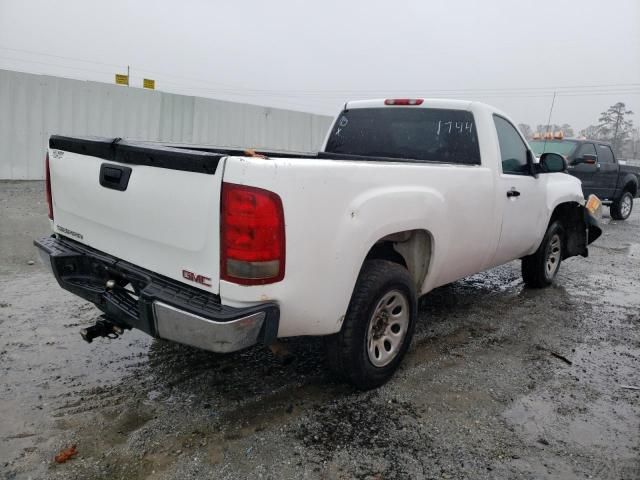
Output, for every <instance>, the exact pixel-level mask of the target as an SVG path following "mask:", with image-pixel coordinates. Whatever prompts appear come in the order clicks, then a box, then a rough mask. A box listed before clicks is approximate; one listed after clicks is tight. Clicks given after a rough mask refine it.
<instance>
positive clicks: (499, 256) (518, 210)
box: [493, 115, 546, 265]
mask: <svg viewBox="0 0 640 480" xmlns="http://www.w3.org/2000/svg"><path fill="white" fill-rule="evenodd" d="M493 119H494V124H495V127H496V133H497V137H498V144H499V147H500V157H501V158H500V159H501V165H502V172H501V173H500V175H499V180H498V192H497V195H498V203H497V205H500V204H501V205H502V228H501V231H500V240H499V243H498V249H497V250H496V254H495V257H494V262H493V264H494V265H501V264H503V263H506V262H509V261H511V260H515V259H517V258H521V257H523V256H525V255H528V254H529V253H531V250H532V249H535V247H537V244H538V243H539V242H540V239H541V238H542V234H543V233H544V229H545V227H546V225H544V222H545V216H544V207H545V202H544V200H545V198H544V191H545V190H544V188H542V186H541V185H540V184H539V180H538V179H537V178H536V177H534V176H533V175H532V174H531V163H532V162H533V154H532V153H531V152H530V151H529V149H528V148H527V145H526V143H525V142H524V140H523V139H522V137H521V136H520V134H519V133H518V131H517V129H516V128H515V127H514V126H513V125H512V124H511V122H509V121H508V120H507V119H505V118H504V117H501V116H499V115H494V116H493Z"/></svg>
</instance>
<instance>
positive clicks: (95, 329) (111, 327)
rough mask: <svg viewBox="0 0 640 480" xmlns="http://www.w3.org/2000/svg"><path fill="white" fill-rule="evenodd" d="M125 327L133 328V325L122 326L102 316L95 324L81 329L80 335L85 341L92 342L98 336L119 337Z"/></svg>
mask: <svg viewBox="0 0 640 480" xmlns="http://www.w3.org/2000/svg"><path fill="white" fill-rule="evenodd" d="M125 328H126V329H127V330H131V327H127V326H125V327H121V326H120V325H117V324H116V323H114V322H112V321H111V320H109V319H108V318H107V317H105V316H102V317H100V319H99V320H98V321H97V322H96V324H95V325H93V326H91V327H87V328H83V329H82V330H80V336H81V337H82V339H83V340H84V341H85V342H87V343H91V342H92V341H93V339H94V338H97V337H106V338H111V339H113V338H118V337H119V336H120V335H122V334H123V333H124V329H125Z"/></svg>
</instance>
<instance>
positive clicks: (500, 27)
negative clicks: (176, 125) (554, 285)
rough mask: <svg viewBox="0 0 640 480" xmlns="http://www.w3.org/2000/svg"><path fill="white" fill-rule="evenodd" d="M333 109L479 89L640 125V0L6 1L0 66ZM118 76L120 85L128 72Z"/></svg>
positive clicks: (577, 122)
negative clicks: (614, 115)
mask: <svg viewBox="0 0 640 480" xmlns="http://www.w3.org/2000/svg"><path fill="white" fill-rule="evenodd" d="M127 65H131V76H132V86H140V85H141V83H142V77H148V78H153V79H155V80H156V88H157V89H160V90H165V91H172V92H179V93H185V94H190V95H200V96H207V97H214V98H222V99H230V100H237V101H242V102H248V103H256V104H261V105H271V106H276V107H283V108H293V109H296V110H305V111H310V112H316V113H324V114H331V115H333V114H336V113H337V111H338V110H339V109H340V107H341V106H342V104H343V103H344V102H345V101H346V100H349V99H356V98H371V97H373V98H376V97H420V96H425V97H428V96H439V97H442V96H447V97H450V98H464V99H476V100H480V101H485V102H487V103H490V104H493V105H495V106H497V107H498V108H501V109H502V110H504V111H505V112H506V113H507V114H509V115H510V116H511V117H512V118H513V119H514V120H515V121H516V122H525V123H529V124H531V125H536V124H544V123H546V122H547V117H548V115H549V108H550V105H551V98H552V92H553V91H554V90H556V91H557V92H558V97H557V98H556V102H555V108H554V111H553V118H552V123H565V122H566V123H569V124H571V125H573V126H574V127H575V128H576V130H578V129H581V128H584V127H585V126H587V125H589V124H593V123H596V122H597V118H598V114H599V113H600V112H601V111H603V110H605V109H606V108H607V107H608V106H609V105H611V104H613V103H615V102H617V101H623V102H625V103H626V104H627V106H628V107H629V108H631V109H632V110H634V111H636V112H637V115H635V124H636V125H638V124H640V0H607V1H606V2H605V1H603V0H556V1H549V0H537V1H522V0H521V1H511V0H493V1H489V0H485V1H473V0H446V1H437V0H430V1H424V0H414V1H404V0H393V1H374V0H367V1H365V0H363V1H348V0H341V1H340V0H316V1H302V0H300V1H293V0H288V1H278V0H270V1H263V0H234V1H233V2H223V1H213V0H210V1H204V0H202V1H197V0H183V1H180V2H177V1H175V2H171V1H166V0H155V1H135V2H133V1H125V0H109V1H100V2H98V1H94V0H64V1H62V0H59V1H51V0H0V68H4V69H9V70H20V71H25V72H33V73H45V74H51V75H60V76H65V77H71V78H79V79H87V80H97V81H104V82H109V83H113V76H114V74H115V73H126V66H127ZM123 88H125V87H123Z"/></svg>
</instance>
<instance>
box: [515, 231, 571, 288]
mask: <svg viewBox="0 0 640 480" xmlns="http://www.w3.org/2000/svg"><path fill="white" fill-rule="evenodd" d="M563 253H564V229H563V228H562V224H561V223H560V222H558V221H555V222H552V223H551V224H550V225H549V228H547V232H546V233H545V234H544V238H543V239H542V243H541V244H540V246H539V247H538V250H536V252H535V253H533V254H532V255H529V256H527V257H524V258H523V259H522V278H523V280H524V283H525V284H526V285H527V286H528V287H532V288H543V287H548V286H549V285H551V283H552V282H553V279H554V278H555V276H556V274H557V273H558V270H559V269H560V263H561V262H562V255H563Z"/></svg>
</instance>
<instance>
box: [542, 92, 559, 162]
mask: <svg viewBox="0 0 640 480" xmlns="http://www.w3.org/2000/svg"><path fill="white" fill-rule="evenodd" d="M555 103H556V92H553V99H552V100H551V108H550V109H549V118H548V119H547V131H546V132H545V135H544V145H543V146H542V153H545V152H546V151H547V138H548V137H549V135H548V134H549V127H551V114H552V113H553V106H554V105H555ZM540 155H542V154H540Z"/></svg>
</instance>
